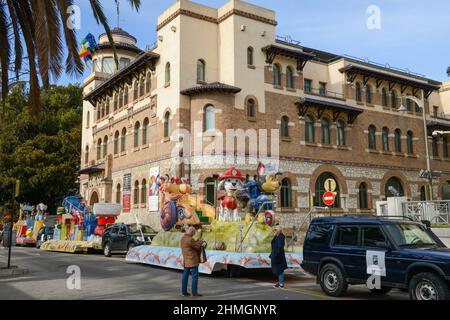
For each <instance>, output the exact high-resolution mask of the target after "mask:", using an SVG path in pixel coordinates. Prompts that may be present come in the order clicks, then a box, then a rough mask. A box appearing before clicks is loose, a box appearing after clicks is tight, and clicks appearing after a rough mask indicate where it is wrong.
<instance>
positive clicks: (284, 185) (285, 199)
mask: <svg viewBox="0 0 450 320" xmlns="http://www.w3.org/2000/svg"><path fill="white" fill-rule="evenodd" d="M280 195H281V207H282V208H292V188H291V182H290V181H289V179H287V178H286V179H283V180H282V181H281V190H280Z"/></svg>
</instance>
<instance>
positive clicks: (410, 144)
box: [406, 131, 414, 154]
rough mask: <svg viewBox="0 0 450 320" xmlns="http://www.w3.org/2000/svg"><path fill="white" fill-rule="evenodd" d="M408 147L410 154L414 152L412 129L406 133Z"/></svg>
mask: <svg viewBox="0 0 450 320" xmlns="http://www.w3.org/2000/svg"><path fill="white" fill-rule="evenodd" d="M406 147H407V149H408V154H413V153H414V134H413V133H412V131H408V133H407V134H406Z"/></svg>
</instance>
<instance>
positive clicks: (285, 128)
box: [281, 116, 289, 138]
mask: <svg viewBox="0 0 450 320" xmlns="http://www.w3.org/2000/svg"><path fill="white" fill-rule="evenodd" d="M281 136H282V137H285V138H286V137H289V118H288V117H287V116H282V117H281Z"/></svg>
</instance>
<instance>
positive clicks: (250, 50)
mask: <svg viewBox="0 0 450 320" xmlns="http://www.w3.org/2000/svg"><path fill="white" fill-rule="evenodd" d="M247 65H249V66H253V48H252V47H248V48H247Z"/></svg>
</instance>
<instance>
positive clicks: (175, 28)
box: [80, 0, 450, 228]
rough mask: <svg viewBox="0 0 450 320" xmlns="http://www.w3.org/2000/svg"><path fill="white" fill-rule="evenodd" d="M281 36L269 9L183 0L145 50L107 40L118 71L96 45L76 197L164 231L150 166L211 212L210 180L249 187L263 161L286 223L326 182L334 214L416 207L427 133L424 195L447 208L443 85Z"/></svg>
mask: <svg viewBox="0 0 450 320" xmlns="http://www.w3.org/2000/svg"><path fill="white" fill-rule="evenodd" d="M276 26H277V22H276V17H275V12H274V11H272V10H268V9H265V8H261V7H257V6H254V5H251V4H249V3H246V2H243V1H238V0H232V1H230V2H228V3H227V4H225V5H224V6H223V7H221V8H219V9H215V8H210V7H207V6H203V5H199V4H196V3H193V2H191V1H187V0H180V1H177V2H176V3H175V4H173V5H172V6H171V7H170V8H168V9H167V10H166V11H165V12H163V13H162V14H161V15H160V16H159V18H158V22H157V28H156V29H157V44H156V45H155V46H154V47H153V48H151V49H149V50H146V51H142V50H140V49H138V48H137V47H136V40H135V39H134V38H133V37H132V36H131V35H129V34H128V33H126V32H125V31H123V30H121V29H115V30H114V31H113V35H114V39H115V41H116V42H117V43H116V45H117V47H118V55H119V59H120V64H119V68H118V69H117V68H116V65H115V64H114V60H113V58H112V49H111V47H110V45H109V44H108V42H107V39H106V37H105V36H101V37H100V50H98V51H97V52H96V54H95V55H94V64H93V65H94V67H93V72H92V74H91V75H90V76H89V77H88V78H87V79H86V80H85V82H84V94H85V102H84V106H83V107H84V108H83V142H82V143H83V144H82V146H83V150H82V159H81V167H82V169H81V171H80V181H81V190H80V191H81V195H82V196H84V197H85V198H86V199H87V200H88V202H89V203H90V204H94V203H96V202H117V203H122V205H123V207H125V208H127V209H126V210H125V211H126V212H124V213H123V214H122V217H121V219H122V220H123V221H125V222H129V221H132V220H134V217H135V215H136V216H138V217H139V219H140V220H141V221H142V222H144V223H146V224H150V225H152V226H153V227H156V228H159V215H158V212H157V211H151V209H152V205H150V204H149V197H148V195H149V185H150V180H149V179H150V170H155V168H156V169H157V172H159V173H160V174H161V175H165V174H169V175H171V176H178V177H181V176H185V177H188V178H189V179H190V181H191V183H192V185H193V189H194V191H195V192H198V193H203V194H205V195H206V198H207V201H209V202H210V203H213V204H216V195H217V190H216V186H217V183H216V180H217V178H218V174H219V173H221V172H223V171H225V170H226V169H228V168H229V167H230V166H232V165H234V166H236V167H238V168H239V169H240V170H241V171H242V172H243V174H246V175H248V176H249V177H253V176H254V175H255V174H256V167H257V162H258V161H263V162H268V163H271V162H274V163H275V164H276V165H277V166H279V168H280V170H281V171H282V172H283V175H282V177H281V180H282V187H281V191H280V194H279V195H278V208H277V211H278V212H279V214H280V217H281V221H282V224H284V225H286V226H288V227H291V226H293V225H295V224H296V223H299V221H300V219H301V217H302V215H303V214H305V213H306V212H308V211H309V210H310V208H311V207H312V206H319V207H323V203H322V200H321V199H322V195H323V193H324V191H325V190H324V188H325V187H324V183H325V181H326V180H327V179H329V178H332V179H334V180H335V181H336V182H337V185H336V192H337V201H336V204H335V206H334V207H333V208H332V209H331V212H332V213H336V214H338V213H344V212H345V213H373V212H375V208H376V207H375V203H376V201H379V200H384V199H385V198H386V197H390V196H395V195H402V196H406V197H408V198H409V199H411V200H421V199H424V198H425V197H426V195H427V194H428V195H429V193H430V192H427V187H426V186H427V180H426V179H424V178H421V177H420V172H421V170H423V169H426V168H427V163H426V150H425V149H426V148H425V136H427V137H428V139H427V142H428V146H429V153H430V158H431V168H432V170H434V171H439V172H441V173H442V174H441V176H440V177H439V178H437V179H435V180H433V192H432V193H433V198H434V199H450V184H449V181H450V156H449V151H448V140H447V137H446V136H445V135H444V136H442V137H439V136H437V137H433V136H432V132H433V131H434V130H447V128H450V120H448V119H447V117H446V116H445V114H446V111H447V112H448V113H449V114H450V93H449V92H450V84H449V83H441V82H438V81H434V80H431V79H427V78H426V77H424V76H422V75H418V74H414V73H411V72H407V71H403V70H399V69H394V68H390V67H386V66H382V65H379V64H375V63H371V62H368V61H364V60H359V59H356V58H352V57H347V56H340V55H336V54H332V53H328V52H323V51H320V50H317V49H313V48H307V47H303V46H301V45H299V44H298V43H296V42H294V41H291V40H288V39H282V38H279V37H277V36H276ZM412 96H414V97H416V98H418V99H419V100H420V101H418V102H415V101H414V100H413V99H411V98H408V97H412ZM416 101H417V100H416ZM421 101H423V102H424V106H425V108H424V109H425V114H426V119H425V120H426V126H424V119H423V113H422V108H420V102H421ZM425 127H426V130H425ZM425 131H426V132H425ZM124 178H125V179H124ZM124 183H125V185H124ZM124 195H126V196H127V197H125V196H124ZM124 201H125V202H126V203H123V202H124ZM128 202H129V203H128ZM128 208H129V210H128Z"/></svg>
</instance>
